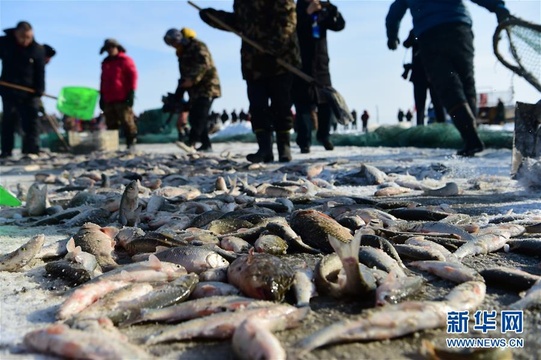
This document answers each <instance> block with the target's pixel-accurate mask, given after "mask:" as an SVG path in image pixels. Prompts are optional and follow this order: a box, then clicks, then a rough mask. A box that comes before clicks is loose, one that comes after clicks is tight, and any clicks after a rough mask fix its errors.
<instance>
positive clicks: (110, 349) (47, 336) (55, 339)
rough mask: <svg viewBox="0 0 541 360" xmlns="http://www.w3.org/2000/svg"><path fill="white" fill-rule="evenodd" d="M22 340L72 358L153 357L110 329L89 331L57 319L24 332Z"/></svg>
mask: <svg viewBox="0 0 541 360" xmlns="http://www.w3.org/2000/svg"><path fill="white" fill-rule="evenodd" d="M23 343H24V345H25V346H27V347H28V348H29V349H31V350H34V351H38V352H41V353H44V354H52V355H57V356H60V357H63V358H71V359H111V360H114V359H119V360H121V359H153V358H154V356H153V355H151V354H149V353H147V352H146V351H144V350H143V349H141V348H140V347H138V346H137V345H134V344H131V343H130V342H128V341H127V340H125V339H123V338H121V337H120V336H114V337H111V333H110V332H95V331H93V332H89V331H82V330H77V329H70V328H69V327H68V326H67V325H65V324H61V323H55V324H52V325H48V326H46V327H45V328H42V329H38V330H34V331H30V332H28V333H27V334H25V335H24V338H23Z"/></svg>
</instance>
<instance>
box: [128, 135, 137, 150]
mask: <svg viewBox="0 0 541 360" xmlns="http://www.w3.org/2000/svg"><path fill="white" fill-rule="evenodd" d="M136 143H137V137H136V136H126V147H127V149H128V150H130V151H135V144H136Z"/></svg>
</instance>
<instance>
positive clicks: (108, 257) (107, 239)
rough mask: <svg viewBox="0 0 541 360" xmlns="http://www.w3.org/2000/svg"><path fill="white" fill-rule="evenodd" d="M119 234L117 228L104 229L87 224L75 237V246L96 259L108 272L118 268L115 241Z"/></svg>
mask: <svg viewBox="0 0 541 360" xmlns="http://www.w3.org/2000/svg"><path fill="white" fill-rule="evenodd" d="M117 233H118V229H116V228H109V227H106V228H103V227H101V226H99V225H97V224H94V223H85V224H84V225H83V226H81V228H80V229H79V231H77V233H76V234H75V235H73V240H74V244H75V246H80V247H81V250H82V251H84V252H87V253H90V254H92V255H94V256H95V257H96V260H97V261H98V264H99V265H100V266H101V267H102V268H103V270H105V271H107V270H110V269H112V268H115V267H117V266H118V264H117V262H116V260H115V257H114V255H115V253H114V248H115V240H114V237H115V236H116V234H117Z"/></svg>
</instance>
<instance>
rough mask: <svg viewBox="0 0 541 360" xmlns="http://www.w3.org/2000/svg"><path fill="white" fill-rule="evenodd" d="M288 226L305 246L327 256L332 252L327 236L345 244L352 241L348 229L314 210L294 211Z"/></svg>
mask: <svg viewBox="0 0 541 360" xmlns="http://www.w3.org/2000/svg"><path fill="white" fill-rule="evenodd" d="M289 225H290V226H291V228H292V229H293V231H295V233H297V234H298V235H299V236H300V237H301V238H302V241H303V242H304V243H305V244H308V245H309V246H311V247H314V248H316V249H319V250H321V251H323V252H324V253H327V254H329V253H331V252H333V251H334V249H333V247H332V246H331V244H329V241H328V237H327V235H331V236H333V237H334V238H335V239H338V240H339V241H343V242H345V243H349V242H350V241H351V240H352V239H353V235H352V234H351V231H350V230H349V229H348V228H346V227H344V226H342V225H340V224H339V223H338V222H337V221H336V220H334V219H333V218H331V217H330V216H328V215H326V214H324V213H322V212H320V211H317V210H314V209H308V210H296V211H294V212H293V213H292V214H291V218H290V220H289Z"/></svg>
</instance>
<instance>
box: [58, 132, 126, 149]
mask: <svg viewBox="0 0 541 360" xmlns="http://www.w3.org/2000/svg"><path fill="white" fill-rule="evenodd" d="M118 136H119V134H118V130H100V131H69V132H68V143H69V145H70V146H71V149H72V152H73V153H74V154H90V153H92V152H94V151H117V150H118V148H119V147H118Z"/></svg>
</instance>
